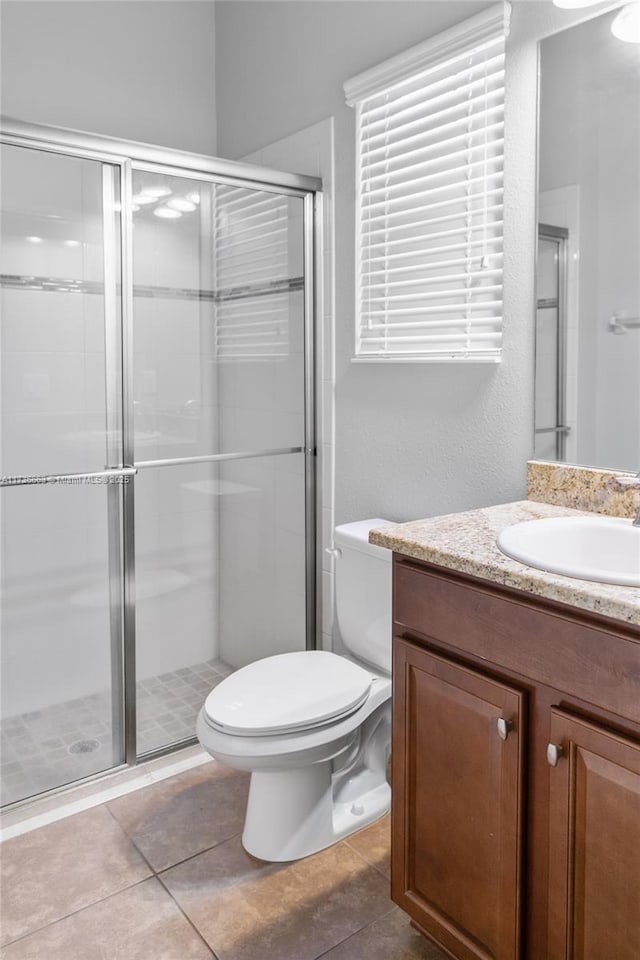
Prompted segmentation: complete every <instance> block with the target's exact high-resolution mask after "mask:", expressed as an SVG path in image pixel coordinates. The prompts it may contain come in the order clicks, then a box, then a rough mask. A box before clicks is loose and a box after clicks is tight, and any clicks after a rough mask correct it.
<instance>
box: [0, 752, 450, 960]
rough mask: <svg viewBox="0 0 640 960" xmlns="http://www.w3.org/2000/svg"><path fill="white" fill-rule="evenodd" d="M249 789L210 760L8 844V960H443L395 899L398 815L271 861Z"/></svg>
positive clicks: (4, 905)
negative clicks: (259, 854)
mask: <svg viewBox="0 0 640 960" xmlns="http://www.w3.org/2000/svg"><path fill="white" fill-rule="evenodd" d="M247 787H248V778H247V776H246V775H245V774H240V773H237V772H236V771H233V770H229V769H227V768H225V767H223V766H221V765H220V764H217V763H215V761H210V762H207V763H205V764H203V765H201V766H199V767H197V768H195V769H193V770H189V771H187V772H186V773H181V774H179V775H177V776H175V777H172V778H170V779H167V780H163V781H161V782H160V783H156V784H153V785H151V786H148V787H145V788H144V789H142V790H139V791H137V792H135V793H130V794H128V795H126V796H123V797H119V798H118V799H116V800H112V801H110V802H109V803H106V804H103V805H102V806H98V807H94V808H93V809H90V810H86V811H84V812H83V813H78V814H75V815H74V816H72V817H68V818H67V819H65V820H59V821H57V822H56V823H52V824H50V825H49V826H46V827H41V828H40V829H38V830H34V831H32V832H31V833H26V834H23V835H22V836H19V837H16V838H15V839H12V840H8V841H6V842H5V843H4V844H3V845H2V847H1V848H0V870H1V882H2V888H1V889H2V901H1V916H0V919H1V921H2V923H1V931H2V933H1V936H2V940H1V941H0V942H1V943H2V946H1V947H0V960H318V958H320V957H322V958H323V960H444V957H443V955H442V954H441V953H440V952H439V951H438V950H437V949H436V948H435V947H433V946H432V945H430V944H428V943H427V942H426V941H425V940H424V939H423V938H422V937H421V936H420V935H419V934H417V933H416V932H415V931H414V930H413V929H412V928H411V927H410V925H409V922H408V919H407V917H406V916H405V915H404V914H403V913H402V912H401V911H400V910H398V909H397V908H396V907H394V905H393V904H392V902H391V900H390V899H389V860H388V857H389V825H388V818H384V819H383V820H380V821H378V822H377V823H375V824H372V825H371V826H370V827H367V828H365V829H364V830H362V831H361V832H360V833H358V834H354V835H353V836H352V837H350V838H349V839H348V840H347V841H343V842H342V843H338V844H336V845H335V846H333V847H331V848H329V849H328V850H324V851H322V852H321V853H318V854H315V856H312V857H308V858H307V859H305V860H299V861H296V862H294V863H287V864H269V863H264V862H262V861H260V860H256V859H254V858H253V857H250V856H249V855H248V854H247V853H245V852H244V850H243V848H242V846H241V843H240V831H241V829H242V822H243V818H244V806H245V799H246V794H247Z"/></svg>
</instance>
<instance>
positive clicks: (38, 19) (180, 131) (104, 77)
mask: <svg viewBox="0 0 640 960" xmlns="http://www.w3.org/2000/svg"><path fill="white" fill-rule="evenodd" d="M214 10H215V5H214V4H213V3H212V2H211V3H209V2H202V3H200V2H190V0H187V2H155V0H150V2H120V3H115V2H101V0H95V2H94V0H92V2H88V3H86V2H84V3H73V2H58V0H52V2H48V3H46V2H45V3H42V2H34V3H27V2H20V0H3V2H2V3H1V4H0V26H1V32H2V48H1V86H0V96H1V100H0V103H1V107H2V113H3V114H5V115H7V116H10V117H14V118H16V119H20V120H27V121H30V122H33V123H47V124H53V125H56V126H61V127H72V128H75V129H79V130H87V131H90V132H92V133H100V134H106V135H109V136H114V137H124V138H126V139H129V140H142V141H147V142H149V143H158V144H162V145H163V146H169V147H178V148H182V149H184V150H195V151H198V152H201V153H215V149H216V142H215V86H214V84H215V67H214V45H215V35H214Z"/></svg>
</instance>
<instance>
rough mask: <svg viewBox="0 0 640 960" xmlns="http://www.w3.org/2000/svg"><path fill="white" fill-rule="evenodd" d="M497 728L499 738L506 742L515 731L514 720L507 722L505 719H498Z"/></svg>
mask: <svg viewBox="0 0 640 960" xmlns="http://www.w3.org/2000/svg"><path fill="white" fill-rule="evenodd" d="M496 726H497V728H498V736H499V737H500V739H501V740H506V739H507V737H508V736H509V734H510V733H511V731H512V730H513V720H505V719H504V717H498V720H497V722H496Z"/></svg>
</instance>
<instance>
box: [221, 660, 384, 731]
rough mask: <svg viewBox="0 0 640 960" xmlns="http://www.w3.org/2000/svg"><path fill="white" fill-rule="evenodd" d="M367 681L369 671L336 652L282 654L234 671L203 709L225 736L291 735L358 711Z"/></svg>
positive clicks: (369, 676) (366, 690)
mask: <svg viewBox="0 0 640 960" xmlns="http://www.w3.org/2000/svg"><path fill="white" fill-rule="evenodd" d="M371 679H372V678H371V675H370V673H369V672H368V671H367V670H364V669H363V668H362V667H359V666H358V665H357V664H355V663H352V662H351V661H350V660H346V659H345V658H344V657H339V656H337V655H336V654H335V653H328V652H327V651H324V650H305V651H302V652H300V653H284V654H280V655H278V656H275V657H267V658H266V659H264V660H257V661H256V662H255V663H250V664H248V665H247V666H246V667H242V668H241V669H240V670H237V671H236V672H235V673H232V674H231V675H230V676H229V677H227V678H226V679H225V680H223V681H222V683H220V684H218V686H217V687H214V688H213V690H212V691H211V693H210V694H209V696H208V697H207V699H206V701H205V705H204V710H205V714H206V716H207V718H208V720H209V722H210V723H211V724H212V725H213V726H215V727H217V728H219V729H220V730H223V731H224V732H225V733H230V734H236V735H237V736H247V737H259V736H268V735H269V734H277V733H282V732H284V731H287V732H290V733H294V732H296V731H299V730H307V729H310V728H312V727H317V726H322V725H323V724H326V723H329V722H331V721H335V720H337V719H339V718H340V717H343V716H344V715H345V714H349V713H352V712H353V711H354V710H357V708H358V707H359V706H360V705H361V704H362V703H364V701H365V700H366V699H367V697H368V695H369V688H370V687H371Z"/></svg>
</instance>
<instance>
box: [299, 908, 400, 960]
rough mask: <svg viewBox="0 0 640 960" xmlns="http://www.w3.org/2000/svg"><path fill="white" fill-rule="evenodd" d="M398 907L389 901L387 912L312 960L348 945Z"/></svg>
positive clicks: (319, 958)
mask: <svg viewBox="0 0 640 960" xmlns="http://www.w3.org/2000/svg"><path fill="white" fill-rule="evenodd" d="M398 909H399V907H397V906H396V905H395V903H393V901H391V906H390V908H389V909H388V910H385V911H384V913H381V914H380V915H379V916H377V917H375V918H374V919H373V920H370V921H369V922H368V923H365V924H363V925H362V926H361V927H359V928H358V929H357V930H354V931H353V933H350V934H349V936H348V937H345V938H344V940H340V941H339V943H335V944H334V945H333V946H332V947H329V949H328V950H325V951H324V952H323V953H319V954H318V956H317V957H314V958H313V960H322V958H323V957H328V956H329V954H330V953H331V951H332V950H337V949H338V947H341V946H342V945H343V944H345V943H348V942H349V940H352V939H353V938H354V937H357V936H358V935H359V934H361V933H362V931H363V930H368V929H369V927H372V926H373V924H374V923H377V922H378V920H382V919H384V917H388V916H389V914H391V913H393V912H394V910H398Z"/></svg>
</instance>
